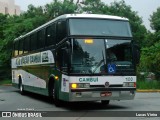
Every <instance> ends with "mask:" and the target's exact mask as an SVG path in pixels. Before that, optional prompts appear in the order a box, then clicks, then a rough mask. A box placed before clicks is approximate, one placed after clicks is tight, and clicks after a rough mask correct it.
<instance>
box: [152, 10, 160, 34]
mask: <svg viewBox="0 0 160 120" xmlns="http://www.w3.org/2000/svg"><path fill="white" fill-rule="evenodd" d="M150 22H151V27H152V29H153V30H155V31H156V32H158V31H160V24H159V23H160V7H159V8H158V9H157V11H156V12H153V15H151V19H150Z"/></svg>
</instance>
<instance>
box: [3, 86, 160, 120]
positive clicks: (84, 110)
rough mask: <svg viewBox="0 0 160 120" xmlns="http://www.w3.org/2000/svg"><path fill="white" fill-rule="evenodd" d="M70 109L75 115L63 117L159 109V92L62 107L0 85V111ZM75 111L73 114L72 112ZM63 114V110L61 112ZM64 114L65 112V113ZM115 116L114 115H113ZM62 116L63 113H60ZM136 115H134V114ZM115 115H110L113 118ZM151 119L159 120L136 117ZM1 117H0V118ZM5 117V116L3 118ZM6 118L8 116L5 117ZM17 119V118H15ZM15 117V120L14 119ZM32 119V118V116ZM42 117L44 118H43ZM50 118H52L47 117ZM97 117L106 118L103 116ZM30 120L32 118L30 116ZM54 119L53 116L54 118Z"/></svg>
mask: <svg viewBox="0 0 160 120" xmlns="http://www.w3.org/2000/svg"><path fill="white" fill-rule="evenodd" d="M25 110H26V111H70V112H72V113H73V116H75V117H71V118H70V117H65V116H64V118H63V119H65V120H66V119H67V120H69V119H72V120H84V119H86V120H90V119H92V117H93V119H95V120H97V117H94V115H93V116H92V115H91V116H90V117H86V116H89V115H88V114H90V112H97V111H98V112H106V113H107V112H110V111H123V112H126V114H127V111H151V112H154V111H160V93H137V94H136V97H135V99H134V100H129V101H127V100H125V101H111V102H110V104H109V105H108V106H107V105H106V106H103V105H101V104H100V102H76V103H66V102H65V103H63V107H56V106H55V105H54V104H53V103H52V102H50V100H49V99H48V97H45V96H41V95H37V94H33V93H27V94H26V95H23V96H22V95H21V94H20V93H19V90H18V89H16V88H13V87H12V86H0V111H25ZM74 112H75V114H76V115H75V114H74ZM62 114H63V112H62ZM65 114H66V113H65ZM115 116H116V115H115ZM62 117H63V115H62ZM135 117H136V116H135ZM115 118H117V117H110V119H111V120H114V119H115ZM144 118H145V120H148V119H153V120H159V119H160V118H159V117H158V118H157V117H151V118H150V117H138V120H141V119H143V120H144ZM0 119H1V118H0ZM4 119H5V118H4ZM7 119H8V118H7ZM16 119H17V118H16ZM16 119H15V120H16ZM33 119H34V118H33ZM43 119H44V118H43ZM47 119H52V118H49V117H48V118H47ZM56 119H57V120H61V119H62V118H61V119H60V117H56ZM98 119H102V120H106V116H105V117H100V118H98ZM121 119H122V120H134V119H135V120H136V118H133V117H130V118H127V117H123V118H118V120H121ZM30 120H32V119H31V118H30ZM54 120H55V118H54Z"/></svg>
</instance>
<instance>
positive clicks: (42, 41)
mask: <svg viewBox="0 0 160 120" xmlns="http://www.w3.org/2000/svg"><path fill="white" fill-rule="evenodd" d="M44 45H45V29H43V30H41V31H39V32H38V49H40V48H44Z"/></svg>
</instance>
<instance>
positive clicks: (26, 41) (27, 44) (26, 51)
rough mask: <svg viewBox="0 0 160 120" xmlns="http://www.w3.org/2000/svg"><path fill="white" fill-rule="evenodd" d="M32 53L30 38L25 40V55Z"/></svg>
mask: <svg viewBox="0 0 160 120" xmlns="http://www.w3.org/2000/svg"><path fill="white" fill-rule="evenodd" d="M29 51H30V37H29V36H28V37H26V38H24V53H28V52H29Z"/></svg>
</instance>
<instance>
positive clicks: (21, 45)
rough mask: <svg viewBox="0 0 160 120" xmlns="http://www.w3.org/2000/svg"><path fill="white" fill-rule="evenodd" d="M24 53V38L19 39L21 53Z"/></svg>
mask: <svg viewBox="0 0 160 120" xmlns="http://www.w3.org/2000/svg"><path fill="white" fill-rule="evenodd" d="M21 54H23V39H21V40H20V41H19V55H21Z"/></svg>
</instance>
